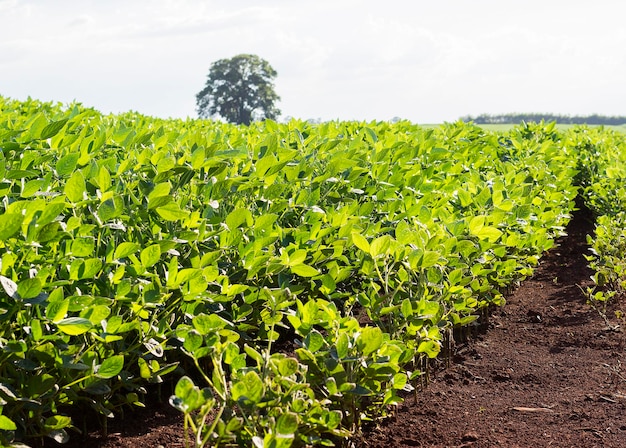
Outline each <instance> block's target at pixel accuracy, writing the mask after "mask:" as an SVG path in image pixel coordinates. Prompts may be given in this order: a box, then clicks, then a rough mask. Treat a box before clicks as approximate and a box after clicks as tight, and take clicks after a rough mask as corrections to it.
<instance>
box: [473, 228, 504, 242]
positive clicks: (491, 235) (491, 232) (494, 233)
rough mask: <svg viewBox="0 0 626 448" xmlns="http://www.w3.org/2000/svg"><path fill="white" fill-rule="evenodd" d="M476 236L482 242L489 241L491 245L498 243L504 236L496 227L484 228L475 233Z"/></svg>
mask: <svg viewBox="0 0 626 448" xmlns="http://www.w3.org/2000/svg"><path fill="white" fill-rule="evenodd" d="M475 235H476V236H477V237H478V238H480V239H481V240H487V241H489V242H491V243H495V242H496V241H498V238H500V236H502V231H501V230H499V229H498V228H496V227H492V226H484V227H483V228H482V229H480V231H478V232H477V233H475Z"/></svg>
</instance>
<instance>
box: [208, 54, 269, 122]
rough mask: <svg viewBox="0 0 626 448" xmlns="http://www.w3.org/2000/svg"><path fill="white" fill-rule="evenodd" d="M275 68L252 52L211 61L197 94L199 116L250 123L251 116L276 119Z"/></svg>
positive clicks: (252, 118) (253, 117)
mask: <svg viewBox="0 0 626 448" xmlns="http://www.w3.org/2000/svg"><path fill="white" fill-rule="evenodd" d="M275 77H276V70H274V69H273V68H272V66H271V65H270V64H269V63H268V62H267V61H265V60H263V59H261V58H260V57H258V56H256V55H253V54H240V55H237V56H235V57H233V58H231V59H220V60H219V61H216V62H214V63H213V64H211V67H210V69H209V75H208V77H207V81H206V85H205V86H204V89H202V91H200V93H198V94H197V95H196V105H197V111H198V115H199V116H200V117H201V118H209V117H214V116H220V117H222V118H224V119H225V120H227V121H229V122H231V123H237V124H246V125H248V124H250V123H251V122H252V121H253V120H254V119H265V118H269V119H276V118H277V117H278V116H279V115H280V110H278V108H277V107H276V106H275V105H274V103H275V102H276V101H278V100H280V97H279V96H278V95H277V94H276V92H275V91H274V84H273V79H274V78H275Z"/></svg>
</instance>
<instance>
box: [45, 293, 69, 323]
mask: <svg viewBox="0 0 626 448" xmlns="http://www.w3.org/2000/svg"><path fill="white" fill-rule="evenodd" d="M69 306H70V300H69V299H65V300H60V301H55V302H48V305H47V306H46V317H47V318H48V319H50V320H51V321H52V322H54V323H55V324H58V323H59V322H60V321H62V320H63V319H65V316H67V310H68V309H69Z"/></svg>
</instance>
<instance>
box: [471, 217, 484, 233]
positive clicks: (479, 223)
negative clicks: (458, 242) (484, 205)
mask: <svg viewBox="0 0 626 448" xmlns="http://www.w3.org/2000/svg"><path fill="white" fill-rule="evenodd" d="M484 225H485V217H484V216H474V217H473V218H472V219H471V220H470V222H469V231H470V233H471V234H472V235H478V232H480V231H481V230H482V228H483V227H484Z"/></svg>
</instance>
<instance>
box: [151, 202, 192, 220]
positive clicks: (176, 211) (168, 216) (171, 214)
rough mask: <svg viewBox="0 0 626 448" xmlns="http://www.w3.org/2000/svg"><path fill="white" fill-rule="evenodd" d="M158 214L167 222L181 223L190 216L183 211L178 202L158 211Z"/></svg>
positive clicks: (159, 208)
mask: <svg viewBox="0 0 626 448" xmlns="http://www.w3.org/2000/svg"><path fill="white" fill-rule="evenodd" d="M156 212H157V214H158V215H159V216H160V217H161V218H163V219H164V220H166V221H180V220H181V219H185V218H187V217H188V216H189V212H188V211H187V210H182V209H181V208H180V207H179V206H178V204H177V203H176V202H170V203H168V204H166V205H164V206H163V207H158V208H157V209H156Z"/></svg>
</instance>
